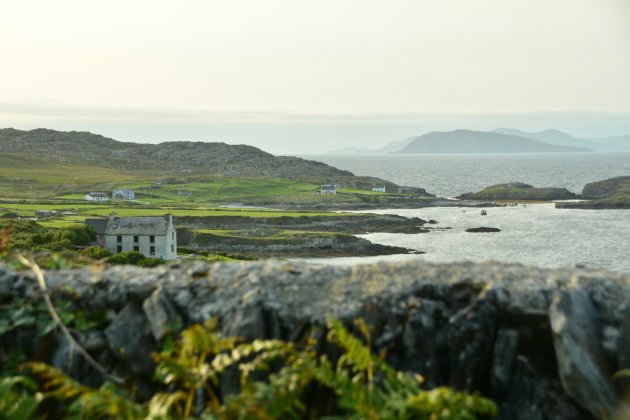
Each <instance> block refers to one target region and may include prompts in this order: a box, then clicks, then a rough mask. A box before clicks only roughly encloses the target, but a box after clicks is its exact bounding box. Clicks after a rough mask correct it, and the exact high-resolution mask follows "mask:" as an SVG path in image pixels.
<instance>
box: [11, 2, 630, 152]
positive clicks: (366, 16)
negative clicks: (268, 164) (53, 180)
mask: <svg viewBox="0 0 630 420" xmlns="http://www.w3.org/2000/svg"><path fill="white" fill-rule="evenodd" d="M0 126H2V127H9V126H12V127H15V128H22V129H30V128H35V127H49V128H56V129H63V130H89V131H93V132H98V133H100V134H103V135H107V136H110V137H113V138H116V139H118V140H125V141H140V142H157V141H165V140H205V141H225V142H228V143H247V144H252V145H255V146H257V147H261V148H263V149H265V150H268V151H271V152H273V153H300V152H302V153H304V152H310V153H317V152H326V151H328V150H330V149H335V148H341V147H348V146H360V145H363V146H367V147H380V146H382V145H384V144H385V143H387V142H389V141H393V140H400V139H402V138H404V137H408V136H412V135H419V134H422V133H424V132H426V131H431V130H449V129H454V128H473V129H492V128H496V127H500V126H510V127H515V128H522V129H528V130H539V129H546V128H558V129H563V130H566V131H568V132H570V133H572V134H574V135H578V136H597V135H601V136H604V135H615V134H628V133H630V0H553V1H550V0H458V1H453V0H431V1H425V0H408V1H405V0H383V1H380V0H379V1H377V0H335V1H329V0H310V1H306V0H264V1H263V0H247V1H245V0H242V1H239V0H230V1H213V0H199V1H197V0H183V1H182V0H180V1H164V0H146V1H136V0H126V1H119V0H109V1H106V2H105V1H103V2H93V1H85V0H74V1H72V0H56V1H49V0H42V1H29V0H20V1H3V2H1V3H0Z"/></svg>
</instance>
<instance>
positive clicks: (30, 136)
mask: <svg viewBox="0 0 630 420" xmlns="http://www.w3.org/2000/svg"><path fill="white" fill-rule="evenodd" d="M0 153H1V154H3V155H5V156H9V155H11V156H14V157H15V158H16V159H20V158H21V159H24V158H28V159H31V160H32V159H34V160H40V161H43V162H54V163H58V164H64V165H71V164H77V165H89V166H90V167H93V168H105V169H115V170H119V171H125V172H130V173H134V172H142V171H150V172H165V173H167V172H180V173H182V172H183V173H189V172H192V173H195V172H203V173H204V174H209V175H217V176H238V177H274V178H291V179H295V178H297V179H306V178H308V179H320V178H321V179H327V178H331V177H332V178H339V177H341V178H343V177H352V176H354V175H353V174H352V173H351V172H348V171H343V170H339V169H336V168H334V167H332V166H329V165H326V164H324V163H321V162H315V161H310V160H305V159H300V158H296V157H286V156H280V157H278V156H274V155H272V154H270V153H267V152H264V151H262V150H260V149H257V148H256V147H252V146H245V145H229V144H225V143H205V142H186V141H178V142H166V143H160V144H139V143H127V142H119V141H116V140H113V139H110V138H107V137H103V136H101V135H98V134H92V133H89V132H77V131H70V132H63V131H55V130H48V129H36V130H30V131H22V130H15V129H11V128H9V129H0Z"/></svg>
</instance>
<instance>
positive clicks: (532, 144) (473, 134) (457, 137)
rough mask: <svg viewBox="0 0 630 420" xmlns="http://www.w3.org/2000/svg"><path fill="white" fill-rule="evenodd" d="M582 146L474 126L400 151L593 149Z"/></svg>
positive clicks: (429, 136)
mask: <svg viewBox="0 0 630 420" xmlns="http://www.w3.org/2000/svg"><path fill="white" fill-rule="evenodd" d="M590 151H592V150H590V149H586V148H580V147H570V146H558V145H552V144H547V143H543V142H540V141H537V140H533V139H529V138H525V137H519V136H513V135H508V134H500V133H491V132H484V131H472V130H454V131H447V132H440V131H436V132H432V133H427V134H424V135H422V136H420V137H417V138H416V139H414V140H413V141H411V142H410V143H409V144H408V145H407V146H406V147H404V148H403V149H401V150H400V151H398V152H397V153H399V154H433V153H435V154H438V153H447V154H448V153H556V152H590Z"/></svg>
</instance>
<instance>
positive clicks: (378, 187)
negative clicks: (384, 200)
mask: <svg viewBox="0 0 630 420" xmlns="http://www.w3.org/2000/svg"><path fill="white" fill-rule="evenodd" d="M372 191H374V192H385V185H372Z"/></svg>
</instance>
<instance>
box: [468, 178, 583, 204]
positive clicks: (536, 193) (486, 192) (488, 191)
mask: <svg viewBox="0 0 630 420" xmlns="http://www.w3.org/2000/svg"><path fill="white" fill-rule="evenodd" d="M575 197H576V195H575V194H574V193H572V192H571V191H569V190H567V189H566V188H557V187H544V188H537V187H534V186H532V185H529V184H525V183H524V182H508V183H504V184H495V185H491V186H489V187H486V188H484V189H483V190H481V191H478V192H475V193H465V194H462V195H460V196H458V197H457V198H458V199H460V200H491V201H495V200H513V201H553V200H570V199H573V198H575Z"/></svg>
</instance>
